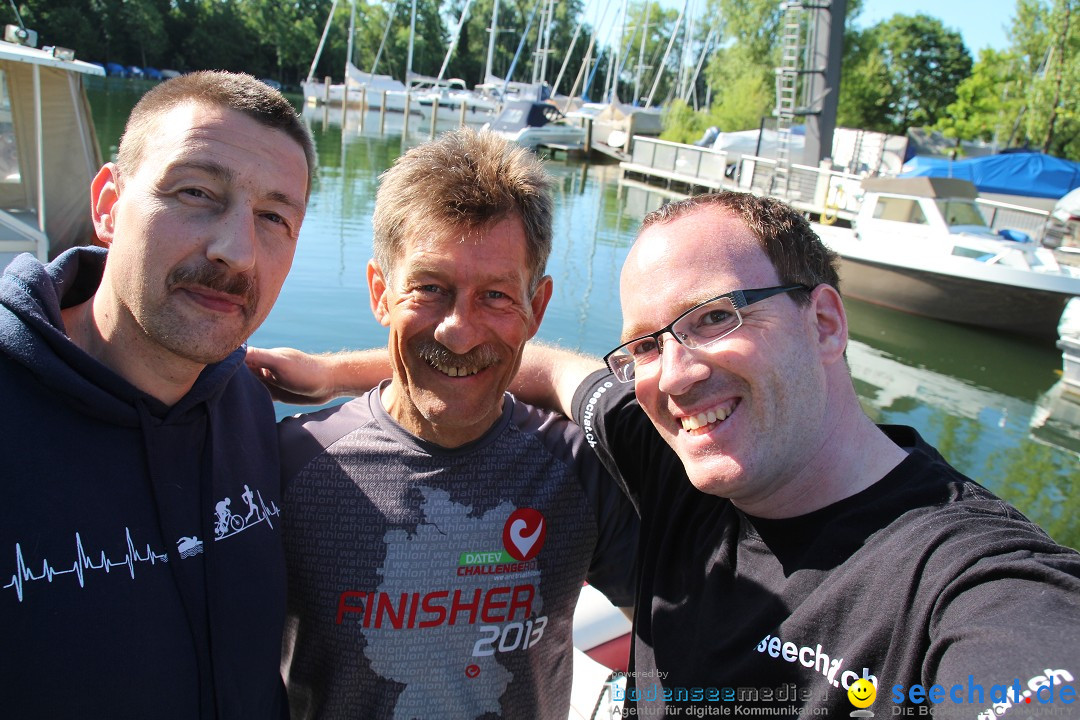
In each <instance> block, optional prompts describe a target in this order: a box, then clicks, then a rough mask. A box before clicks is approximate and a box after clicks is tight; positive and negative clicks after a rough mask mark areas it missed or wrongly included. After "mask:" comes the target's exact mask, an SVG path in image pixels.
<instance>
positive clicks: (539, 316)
mask: <svg viewBox="0 0 1080 720" xmlns="http://www.w3.org/2000/svg"><path fill="white" fill-rule="evenodd" d="M553 285H554V283H553V281H552V279H551V276H550V275H545V276H544V277H542V278H540V282H539V283H538V284H537V286H536V292H534V293H533V296H532V299H531V300H529V305H531V306H532V325H531V326H530V327H529V337H530V338H532V336H533V335H535V334H536V331H537V330H539V329H540V323H541V321H542V320H543V319H544V313H545V312H546V311H547V306H548V302H549V301H550V300H551V290H552V287H553Z"/></svg>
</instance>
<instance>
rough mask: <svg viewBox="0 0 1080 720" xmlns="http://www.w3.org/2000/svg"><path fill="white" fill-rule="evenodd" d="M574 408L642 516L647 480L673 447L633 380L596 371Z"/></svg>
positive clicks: (588, 437) (583, 386)
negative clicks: (639, 396)
mask: <svg viewBox="0 0 1080 720" xmlns="http://www.w3.org/2000/svg"><path fill="white" fill-rule="evenodd" d="M573 412H574V420H575V421H576V422H577V423H578V425H580V426H581V428H582V430H584V431H585V439H586V440H587V441H588V442H589V445H591V446H592V447H593V449H594V450H595V451H596V454H597V455H598V456H599V457H600V460H601V461H602V462H603V463H604V466H605V467H606V468H607V469H608V470H609V471H610V472H611V474H612V476H613V477H614V478H615V479H616V481H617V482H618V483H619V484H620V485H621V486H622V488H623V490H624V492H626V494H627V495H628V496H629V497H630V500H631V502H633V504H634V509H635V510H636V511H637V513H638V515H640V514H641V502H642V496H643V495H644V494H645V491H646V486H647V483H650V482H652V481H654V477H655V475H656V473H658V472H660V464H661V462H662V461H663V460H665V459H668V458H667V456H668V455H670V454H671V450H670V448H668V446H667V444H666V443H665V442H664V441H663V439H662V438H661V437H660V435H659V434H658V433H657V432H656V430H655V429H654V428H653V425H652V422H651V421H650V420H649V418H648V417H647V416H646V415H645V412H644V411H643V410H642V409H641V406H640V405H638V401H637V398H636V397H634V386H633V384H632V383H621V382H619V381H618V380H616V379H615V378H614V376H612V375H611V373H610V372H608V371H607V370H606V369H605V370H597V371H596V372H594V373H593V374H591V375H589V377H587V378H586V379H585V381H584V382H583V383H582V384H581V386H580V387H578V389H577V392H575V393H574V406H573Z"/></svg>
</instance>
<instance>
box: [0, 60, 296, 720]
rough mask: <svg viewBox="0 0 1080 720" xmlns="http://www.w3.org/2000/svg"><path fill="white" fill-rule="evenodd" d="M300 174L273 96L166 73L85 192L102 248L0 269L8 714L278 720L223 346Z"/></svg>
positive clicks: (267, 621)
mask: <svg viewBox="0 0 1080 720" xmlns="http://www.w3.org/2000/svg"><path fill="white" fill-rule="evenodd" d="M314 168H315V154H314V147H313V144H312V141H311V137H310V135H309V133H308V131H307V129H306V127H305V126H304V125H303V124H302V123H301V121H300V119H299V117H298V116H297V114H296V112H295V111H294V110H293V108H292V106H291V105H290V104H289V103H288V101H287V100H285V98H284V97H282V96H281V95H280V94H279V93H278V92H276V91H274V90H271V89H270V88H269V87H267V86H266V85H264V84H263V83H261V82H259V81H257V80H256V79H255V78H252V77H250V76H247V75H238V74H232V73H225V72H202V73H193V74H189V75H185V76H182V77H180V78H177V79H174V80H170V81H168V82H165V83H162V84H160V85H158V86H156V87H155V88H154V89H152V90H151V91H150V92H148V93H147V94H146V95H145V96H143V98H142V99H141V100H140V101H139V102H138V104H137V105H136V106H135V108H134V109H133V110H132V112H131V115H130V117H129V119H128V122H127V126H126V128H125V131H124V135H123V138H122V139H121V141H120V147H119V153H118V158H117V160H116V162H115V163H112V162H110V163H107V164H106V165H105V166H103V167H102V168H101V170H100V171H99V172H98V174H97V176H96V177H95V178H94V180H93V182H92V185H91V188H90V200H91V213H92V216H93V221H94V227H95V231H96V235H97V239H98V241H99V243H100V244H101V245H103V246H104V247H79V248H74V249H72V250H69V251H67V252H65V253H63V254H61V255H60V256H59V257H57V258H56V259H55V260H54V261H53V262H50V263H48V264H46V265H42V264H41V263H39V262H38V261H37V260H36V259H34V258H33V257H32V256H30V255H21V256H19V257H17V258H16V259H15V260H13V261H12V263H11V264H10V265H9V266H8V267H7V268H6V269H5V271H4V274H3V277H2V279H0V397H2V398H3V401H4V406H5V409H6V410H7V412H8V416H9V417H10V418H12V421H10V422H7V423H5V425H4V432H3V434H2V435H0V447H2V454H3V457H4V459H5V461H6V463H7V467H6V468H5V470H4V486H5V490H6V494H5V501H4V504H3V509H2V510H0V549H2V550H3V557H5V558H6V559H7V560H6V562H7V563H8V565H7V566H6V568H5V570H4V573H3V576H2V577H3V579H2V580H0V590H2V592H0V634H2V635H3V637H4V648H5V649H4V659H3V661H2V664H3V668H2V670H0V691H2V692H0V694H2V695H3V697H4V711H5V715H8V716H11V717H48V718H60V717H85V718H178V719H180V718H183V719H185V720H186V719H190V718H241V717H243V718H277V717H283V716H284V715H285V713H286V712H287V704H286V701H285V695H284V689H283V684H282V682H281V678H280V675H279V672H278V668H279V661H280V647H281V630H282V625H283V622H284V615H285V563H284V556H283V552H282V548H281V522H280V506H281V500H280V497H279V485H278V478H279V463H278V446H277V435H276V432H275V425H274V411H273V406H272V403H271V400H270V398H269V396H268V395H267V393H266V392H265V390H264V389H263V388H262V387H261V386H260V384H259V383H258V381H257V380H255V379H254V378H252V377H251V375H250V373H248V372H247V371H246V370H245V369H244V366H243V358H244V351H243V349H238V348H239V347H240V346H241V345H242V344H243V343H244V342H245V341H246V340H247V338H248V337H249V336H250V335H251V333H252V332H254V331H255V329H256V328H257V327H258V326H259V324H260V323H261V322H262V321H263V319H264V318H265V317H266V315H267V313H268V312H269V311H270V308H271V306H272V305H273V304H274V300H275V299H276V298H277V295H278V291H279V290H280V288H281V284H282V282H283V281H284V279H285V276H286V274H287V273H288V271H289V268H290V266H291V263H292V258H293V253H294V251H295V249H296V241H297V236H298V233H299V230H300V224H301V222H302V221H303V218H304V213H305V209H306V206H307V200H308V195H309V192H310V187H311V178H312V175H313V173H314ZM245 496H248V497H250V507H249V512H248V514H247V515H244V514H243V513H242V511H241V510H239V508H241V507H243V506H244V505H245V503H246V502H247V501H246V500H245V499H244V498H245Z"/></svg>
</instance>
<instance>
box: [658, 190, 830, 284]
mask: <svg viewBox="0 0 1080 720" xmlns="http://www.w3.org/2000/svg"><path fill="white" fill-rule="evenodd" d="M702 207H715V208H719V209H722V210H726V211H727V212H729V213H731V214H732V215H734V216H735V217H737V218H739V219H740V220H742V221H743V223H744V224H745V225H746V227H747V228H749V229H750V232H752V233H753V234H754V236H755V237H757V239H758V242H760V243H761V249H762V250H764V251H765V254H766V255H767V256H768V258H769V261H770V262H772V264H773V267H774V268H776V274H777V275H778V276H779V278H780V284H782V285H794V284H802V285H806V286H807V287H810V288H814V287H817V286H818V285H821V284H822V283H824V284H826V285H831V286H832V287H834V288H835V289H836V291H837V292H839V291H840V278H839V276H838V275H837V270H836V266H837V263H838V261H839V255H837V254H836V253H835V252H833V251H832V250H830V249H829V248H827V247H826V246H825V244H824V243H822V242H821V238H819V237H818V236H817V234H816V233H814V231H813V230H812V229H811V228H810V223H809V222H807V220H806V218H805V217H803V215H802V213H800V212H799V211H798V210H795V209H794V208H792V207H791V206H790V205H787V204H786V203H783V202H781V201H780V200H777V199H776V198H771V197H759V196H757V195H752V194H750V193H740V192H730V191H724V192H718V193H709V194H707V195H695V196H694V197H690V198H687V199H685V200H680V201H679V202H674V203H669V204H667V205H664V206H663V207H661V208H659V209H658V210H654V211H653V212H651V213H649V214H648V215H646V216H645V219H644V220H642V221H641V230H642V231H643V230H645V228H647V227H650V226H652V225H657V224H660V223H666V222H671V221H672V220H675V219H677V218H679V217H682V216H684V215H688V214H690V213H691V212H694V211H695V210H697V209H698V208H702ZM639 232H640V231H639ZM792 299H794V300H795V301H796V302H798V303H800V304H804V305H805V304H807V303H809V302H810V298H809V296H808V294H806V293H801V292H799V293H793V294H792Z"/></svg>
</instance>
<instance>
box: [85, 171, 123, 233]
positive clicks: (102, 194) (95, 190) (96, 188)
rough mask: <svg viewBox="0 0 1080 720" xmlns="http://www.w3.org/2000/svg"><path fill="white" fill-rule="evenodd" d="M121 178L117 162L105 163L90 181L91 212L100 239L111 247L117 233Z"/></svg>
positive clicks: (95, 230)
mask: <svg viewBox="0 0 1080 720" xmlns="http://www.w3.org/2000/svg"><path fill="white" fill-rule="evenodd" d="M119 199H120V180H119V173H118V171H117V168H116V164H115V163H105V164H104V165H102V166H101V169H100V170H98V172H97V175H95V176H94V179H93V180H92V181H91V182H90V214H91V216H92V217H93V220H94V232H95V234H96V235H97V238H98V241H99V242H100V243H101V244H102V245H104V246H105V247H111V246H112V242H113V237H114V236H115V233H116V214H115V213H116V201H117V200H119Z"/></svg>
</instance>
